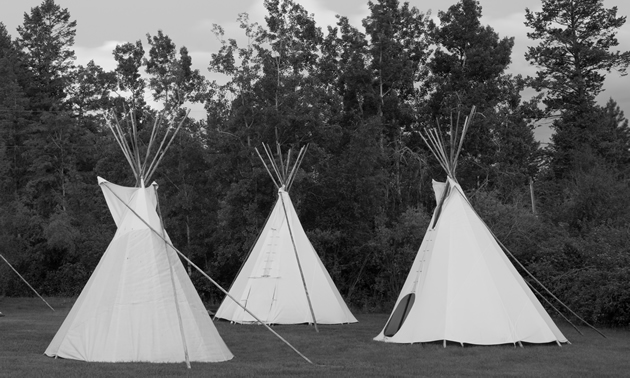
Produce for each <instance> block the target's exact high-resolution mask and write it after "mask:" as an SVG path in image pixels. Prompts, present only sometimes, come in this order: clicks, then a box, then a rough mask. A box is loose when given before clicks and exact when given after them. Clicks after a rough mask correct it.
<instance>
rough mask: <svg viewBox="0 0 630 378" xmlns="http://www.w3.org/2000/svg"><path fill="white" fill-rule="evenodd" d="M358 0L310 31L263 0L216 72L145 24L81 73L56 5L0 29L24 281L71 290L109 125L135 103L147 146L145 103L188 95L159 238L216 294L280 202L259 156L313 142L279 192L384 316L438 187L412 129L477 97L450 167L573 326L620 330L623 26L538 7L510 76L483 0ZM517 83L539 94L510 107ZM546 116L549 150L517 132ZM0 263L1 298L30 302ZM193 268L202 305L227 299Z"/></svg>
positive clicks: (5, 221) (517, 95)
mask: <svg viewBox="0 0 630 378" xmlns="http://www.w3.org/2000/svg"><path fill="white" fill-rule="evenodd" d="M367 5H368V9H369V13H368V14H367V16H366V17H365V19H364V20H363V22H362V23H361V25H359V26H358V27H356V26H353V25H351V24H350V21H349V19H348V18H346V17H344V16H339V17H338V18H337V21H336V24H335V25H330V26H327V27H326V28H322V27H321V26H320V25H317V23H316V22H315V18H314V16H313V15H312V14H310V13H309V12H308V10H307V9H305V8H304V6H302V5H300V4H299V3H298V2H296V1H294V0H266V1H265V2H264V7H265V10H266V17H265V19H264V21H263V22H262V23H261V24H258V23H256V22H252V21H251V20H250V19H249V17H248V15H247V14H241V15H239V16H238V19H237V21H238V23H239V25H240V28H241V32H242V38H238V37H236V36H227V35H225V31H224V30H223V29H222V28H221V27H220V26H219V25H215V26H214V34H215V35H216V37H217V38H218V40H219V41H220V44H221V45H220V47H219V49H218V51H216V52H215V53H214V54H213V55H212V58H211V60H210V62H209V66H208V69H209V70H210V71H211V72H212V73H214V74H219V75H221V76H222V77H223V79H222V80H217V81H215V82H212V83H210V82H207V80H206V79H205V78H204V77H203V76H202V74H201V73H200V72H199V71H197V70H194V69H193V68H192V67H193V65H192V58H191V55H190V53H189V51H188V49H187V48H186V47H185V46H181V47H177V45H176V44H175V41H173V40H172V39H171V38H170V37H169V36H168V35H166V34H164V33H163V32H162V31H160V30H158V31H157V33H150V34H147V35H146V39H145V40H144V45H143V41H140V40H138V41H135V42H127V43H121V44H120V45H118V46H116V48H115V49H114V50H113V52H112V54H113V57H114V60H115V61H116V64H117V66H116V68H115V69H114V70H113V71H107V70H105V69H103V68H102V67H99V66H98V65H97V64H96V63H95V62H90V63H88V64H87V65H86V66H85V67H84V66H76V65H75V64H74V53H73V50H72V48H73V43H74V37H75V35H76V22H75V21H73V20H72V17H71V16H70V12H69V10H67V9H64V8H62V7H60V6H59V5H57V4H55V2H54V1H53V0H44V1H43V2H42V4H41V5H39V6H37V7H34V8H33V9H31V11H30V13H26V14H25V18H24V24H23V25H22V26H21V27H20V28H19V29H18V36H17V38H15V39H14V38H13V37H11V36H10V35H9V33H8V32H7V31H6V28H5V27H4V25H2V24H0V200H1V201H0V249H2V251H3V252H2V253H3V255H4V256H6V257H7V258H8V259H9V260H10V261H11V263H12V264H13V265H14V266H15V267H16V269H18V270H19V271H20V272H22V273H23V274H24V276H25V277H26V278H27V279H28V280H29V282H31V283H32V284H34V286H35V287H36V288H37V289H38V290H39V291H41V292H44V293H46V294H51V295H76V294H77V293H78V292H79V291H80V290H81V288H82V287H83V285H84V284H85V282H86V280H87V279H88V278H89V276H90V274H91V272H92V271H93V269H94V267H95V266H96V264H97V263H98V261H99V259H100V256H101V255H102V253H103V251H104V250H105V249H106V247H107V244H108V243H109V241H110V240H111V237H112V236H113V234H114V232H115V225H114V222H112V221H111V219H110V215H109V213H108V209H107V206H106V204H105V202H104V201H103V200H102V196H101V193H100V190H99V188H98V186H97V185H96V177H97V176H102V177H105V178H107V179H108V180H110V181H112V182H116V183H119V184H123V185H133V184H134V178H133V177H132V175H131V174H130V172H129V168H128V166H127V162H126V161H125V158H124V156H123V155H122V153H121V152H120V149H119V148H118V146H117V143H116V141H115V140H114V138H113V136H112V135H110V134H111V133H110V132H109V130H108V129H107V127H106V124H105V122H106V119H107V118H106V116H112V115H115V116H117V117H119V118H123V117H128V116H129V114H130V111H131V110H133V114H134V117H136V120H137V126H138V134H139V137H140V140H141V143H140V145H139V146H138V148H139V149H140V150H141V151H145V149H146V143H147V142H148V140H149V139H150V131H151V126H152V124H153V122H154V120H155V119H156V117H157V116H158V113H159V111H158V108H159V109H163V110H166V111H167V112H168V113H169V114H170V115H172V116H173V117H174V118H177V119H181V117H185V115H186V110H187V109H186V107H187V106H190V105H191V104H199V103H203V104H204V106H205V109H206V117H205V118H204V119H200V120H195V119H191V118H187V119H185V122H184V126H183V127H182V129H181V130H180V133H179V134H178V136H177V138H176V139H175V140H174V141H173V144H172V145H171V147H170V150H169V153H168V154H167V155H166V157H165V158H164V159H163V161H161V164H160V167H159V169H158V171H157V172H156V174H155V176H154V177H155V180H156V181H157V182H158V183H159V185H160V190H159V198H160V209H159V210H160V213H161V214H162V215H163V218H164V222H165V225H166V228H167V230H168V232H169V235H170V237H171V239H172V240H173V242H174V244H175V245H176V246H177V247H178V248H179V249H180V250H181V251H182V252H183V253H184V254H185V255H186V256H187V257H189V258H190V259H191V260H192V261H193V262H194V263H195V264H196V265H198V266H200V267H201V268H202V269H204V270H205V271H206V272H207V273H209V274H210V275H211V276H212V277H214V278H215V279H217V280H218V281H219V282H220V283H221V284H222V285H223V286H224V287H228V286H229V285H230V283H231V282H232V280H233V279H234V277H235V276H236V273H237V271H238V269H239V267H240V266H241V264H242V263H243V261H244V259H245V258H246V256H247V254H248V251H249V249H250V248H251V246H252V245H253V244H254V242H255V240H256V238H257V235H258V233H259V231H260V229H261V228H262V226H263V225H264V223H265V220H266V218H267V216H268V214H269V212H270V210H271V207H272V206H273V203H274V200H275V199H276V193H275V190H274V187H273V184H272V182H271V180H270V179H269V177H268V175H267V172H266V171H265V169H264V167H263V166H262V164H261V163H260V161H259V160H258V157H257V155H256V151H255V150H254V148H255V147H257V146H259V145H260V143H270V144H275V142H279V143H280V144H281V146H282V147H281V149H282V152H283V153H285V154H286V153H287V152H288V150H289V149H293V150H294V151H295V150H296V149H298V148H299V147H302V146H304V145H306V144H308V145H309V149H308V152H307V154H306V157H305V159H304V161H303V163H302V166H301V168H300V170H299V172H298V173H297V176H296V180H295V185H294V186H293V188H292V191H291V196H292V199H293V201H294V205H295V207H296V209H297V212H298V215H299V216H300V219H301V222H302V224H303V226H304V228H305V230H306V232H307V234H308V235H309V238H310V240H311V242H312V243H313V245H314V247H315V249H316V250H317V251H318V254H319V255H320V257H321V259H322V261H323V263H324V265H325V266H326V268H327V269H328V271H329V272H330V274H331V276H332V278H333V281H334V282H335V283H336V285H337V286H338V288H339V289H340V292H341V293H342V295H344V297H345V299H346V301H347V302H348V303H349V304H350V305H351V306H353V307H355V308H361V309H364V310H366V311H388V310H389V309H390V307H391V306H390V305H391V304H392V303H393V302H394V301H395V299H396V297H397V295H398V292H399V290H400V287H401V285H402V283H403V282H404V279H405V277H406V275H407V273H408V269H409V266H410V265H411V263H412V261H413V259H414V257H415V255H416V253H417V248H418V247H419V245H420V243H421V239H422V237H423V234H424V231H425V230H426V227H427V224H428V222H429V218H430V216H431V211H432V210H433V208H434V207H435V201H434V198H433V193H432V190H431V182H430V180H431V179H432V178H435V179H443V177H444V172H442V171H441V170H440V169H439V166H438V164H437V163H436V162H434V161H433V160H434V159H432V158H430V154H429V151H428V150H427V149H426V148H425V147H424V145H423V143H422V139H421V138H420V134H419V132H420V131H422V130H423V129H424V128H426V127H433V126H435V125H436V124H438V125H440V127H442V131H443V134H442V135H443V136H444V138H445V140H448V137H449V135H448V133H447V132H446V131H445V129H446V128H445V127H444V126H445V125H448V124H449V123H450V122H451V120H452V121H453V122H454V123H457V124H458V125H461V122H462V118H463V116H464V115H465V114H468V112H469V111H470V109H471V108H472V107H473V106H475V107H476V108H477V113H478V115H477V116H476V117H475V118H474V120H473V123H472V127H471V128H470V131H469V134H468V135H467V138H466V141H465V143H464V145H463V147H462V157H461V160H460V165H459V169H458V180H459V181H460V183H461V184H462V187H463V188H464V189H465V190H467V193H468V195H469V198H470V200H471V202H472V203H473V206H474V208H475V209H476V210H477V211H478V212H479V214H480V216H481V217H482V219H484V220H485V221H486V223H487V224H488V226H489V227H490V229H492V230H493V232H494V233H495V234H496V235H497V237H498V238H499V239H500V240H501V241H502V242H503V243H504V244H505V245H506V246H507V247H508V248H509V249H510V250H511V251H512V253H513V254H514V256H515V257H516V258H517V259H518V260H519V261H520V262H521V263H522V264H523V267H524V268H525V269H527V270H529V271H531V272H533V273H534V275H535V276H536V277H538V279H539V280H540V281H541V282H542V283H543V284H545V285H546V286H548V287H549V288H550V289H552V291H554V292H555V293H556V294H557V295H558V296H559V297H560V298H561V299H562V300H564V301H566V302H567V303H568V304H570V305H571V306H572V307H574V308H575V309H576V310H577V311H578V312H579V313H580V314H582V315H584V316H585V317H587V318H588V320H591V321H595V322H600V323H606V324H610V325H616V326H625V325H628V324H630V319H629V316H628V313H629V310H628V303H630V300H629V299H628V298H629V289H628V285H627V282H628V266H630V265H629V263H630V262H629V261H628V245H627V242H626V240H627V239H628V238H627V227H628V222H627V219H628V216H629V215H630V188H629V187H628V184H629V182H628V177H629V176H628V174H629V173H630V172H629V171H628V167H629V166H630V165H629V163H630V148H629V147H630V131H629V129H628V121H627V119H626V118H625V115H624V114H623V112H622V111H621V109H620V107H619V106H618V105H617V103H616V102H615V101H614V100H613V99H611V100H610V101H609V102H608V103H607V104H606V105H605V106H599V105H595V103H594V102H593V99H594V98H595V96H596V95H597V94H598V93H599V92H600V90H601V83H602V80H603V78H604V77H605V74H607V73H608V72H609V71H611V70H613V69H616V70H618V71H620V72H622V73H623V72H624V71H625V69H626V68H627V65H628V59H630V58H628V53H626V52H613V51H612V48H614V47H615V46H617V44H618V41H617V39H616V36H615V35H616V31H617V29H618V28H619V27H620V26H621V25H622V24H623V23H624V22H625V17H618V16H617V14H616V12H617V10H616V8H612V9H605V8H604V7H603V4H602V3H601V1H599V0H587V1H583V2H577V1H572V0H558V1H552V0H543V9H542V11H541V12H531V11H529V10H528V11H527V16H526V20H525V22H526V25H528V26H529V27H531V28H532V29H533V31H532V33H530V36H531V37H532V38H534V39H536V40H539V41H540V44H539V45H538V46H534V47H532V48H531V49H530V50H529V52H528V55H527V57H528V59H529V60H530V62H532V63H533V64H535V65H536V66H537V67H538V69H539V72H538V74H537V76H536V77H535V78H527V79H526V78H522V77H520V76H518V75H516V76H514V75H510V74H508V73H507V72H508V71H507V70H508V69H509V65H510V63H511V59H512V48H513V45H514V40H513V38H512V37H509V36H507V37H502V38H501V37H499V35H498V33H496V32H495V30H494V29H493V28H492V27H491V26H490V25H483V24H482V23H481V17H482V8H481V6H480V3H479V2H478V1H475V0H461V1H458V2H457V3H455V4H453V5H452V6H450V7H448V9H446V10H445V11H439V12H438V19H437V23H434V21H432V19H431V17H430V14H428V13H426V14H425V13H422V12H421V11H420V10H418V9H417V8H415V7H412V6H410V5H409V4H408V3H400V2H399V1H397V0H375V1H369V2H368V4H367ZM572 11H573V13H571V12H572ZM587 11H588V12H587ZM570 14H573V15H574V16H575V17H576V18H574V19H571V18H570V17H569V15H570ZM581 25H586V26H587V27H582V26H581ZM241 41H243V42H241ZM578 61H579V62H578ZM578 63H579V64H578ZM526 85H531V86H533V87H534V88H535V89H537V90H539V91H541V93H540V94H539V95H537V96H535V97H534V98H532V99H531V100H529V101H526V102H524V101H522V98H521V94H522V93H523V90H524V89H525V88H526ZM145 99H147V100H145ZM148 99H151V100H148ZM541 99H544V103H545V104H546V105H547V108H546V109H542V108H539V107H538V105H539V104H538V101H539V100H541ZM578 105H579V106H578ZM581 105H584V106H581ZM552 112H555V115H557V116H558V118H557V119H556V120H555V122H554V124H553V128H554V130H555V134H554V135H553V137H552V144H551V145H550V147H549V148H546V149H544V150H543V149H541V148H540V146H539V145H538V143H537V142H536V140H535V139H534V135H533V130H534V124H533V122H534V121H535V120H537V119H540V118H541V117H542V116H543V115H544V114H547V115H548V114H550V113H552ZM458 117H459V122H458ZM124 127H127V126H124ZM163 133H164V131H163V130H162V131H160V132H159V133H158V135H157V137H158V138H160V137H161V136H162V135H164V134H163ZM134 148H135V147H134ZM530 183H531V184H532V187H533V191H534V194H535V199H534V202H535V205H536V211H537V213H536V214H533V213H532V206H531V203H532V198H531V192H530ZM0 266H2V263H0ZM523 267H521V266H518V267H517V269H518V270H519V271H520V272H521V273H522V274H524V275H525V274H526V272H525V270H524V268H523ZM0 269H2V270H0V294H4V293H6V294H7V295H30V294H29V293H28V289H27V288H25V286H24V285H23V284H22V283H21V282H20V281H19V280H18V278H17V276H16V275H14V274H12V273H10V271H8V270H7V269H8V268H7V267H3V268H0ZM189 272H190V274H191V278H192V280H193V282H194V283H195V285H196V287H197V289H198V291H199V292H200V293H201V295H202V297H203V298H204V299H205V300H207V301H208V302H211V303H217V302H218V301H220V300H221V299H222V298H223V295H222V293H220V292H219V290H217V289H216V288H214V287H212V286H211V285H210V284H209V283H208V282H206V280H205V279H203V278H202V277H201V275H200V274H199V273H197V272H194V271H192V269H191V270H189ZM8 273H10V274H8ZM527 279H528V280H529V278H527Z"/></svg>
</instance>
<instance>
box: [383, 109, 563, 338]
mask: <svg viewBox="0 0 630 378" xmlns="http://www.w3.org/2000/svg"><path fill="white" fill-rule="evenodd" d="M473 115H474V109H473V111H472V112H471V114H470V116H469V117H468V118H467V119H466V122H465V123H464V127H463V129H462V132H461V138H460V139H459V145H458V146H455V147H456V148H453V149H451V151H446V149H445V145H446V143H444V141H443V140H442V139H441V136H440V135H439V134H438V133H437V132H436V131H435V130H432V131H431V132H430V133H428V134H427V138H425V141H426V142H427V145H428V146H429V147H430V148H431V150H432V151H433V153H434V154H435V155H436V157H437V158H438V160H439V161H440V163H441V165H442V166H443V167H444V169H445V170H446V172H447V175H448V178H447V181H446V182H445V183H437V182H435V181H434V184H433V186H434V192H435V197H436V201H437V207H436V209H435V211H434V213H433V217H432V219H431V223H430V224H429V229H428V230H427V232H426V234H425V236H424V240H423V241H422V245H421V246H420V250H419V251H418V254H417V255H416V258H415V260H414V262H413V265H412V267H411V270H410V272H409V275H408V276H407V280H406V281H405V284H404V286H403V288H402V290H401V292H400V294H399V296H398V300H397V301H396V305H395V307H394V310H393V312H392V314H391V315H390V317H389V320H388V322H387V324H386V325H385V327H384V328H383V330H382V331H381V333H380V334H379V335H378V336H377V337H376V338H375V340H377V341H385V342H393V343H418V342H431V341H442V340H443V341H444V342H446V341H453V342H459V343H468V344H478V345H492V344H505V343H521V342H528V343H549V342H558V343H560V342H566V341H567V339H566V338H565V337H564V335H563V334H562V332H560V330H559V329H558V327H557V326H556V325H555V324H554V322H553V321H552V320H551V318H550V317H549V315H548V314H547V312H546V311H545V310H544V308H543V307H542V305H541V304H540V302H539V301H538V299H537V298H536V297H535V296H534V294H533V293H532V291H531V290H530V289H529V287H528V286H527V283H526V282H525V281H524V280H523V278H522V277H521V276H520V275H519V273H518V272H517V270H516V269H515V268H514V266H513V265H512V263H511V262H510V261H509V260H508V258H507V256H506V255H505V253H504V251H503V250H502V249H501V247H500V246H499V244H498V242H497V240H496V239H495V237H494V235H493V234H492V233H491V232H490V230H489V229H488V228H487V226H486V225H485V223H484V222H483V221H482V220H481V218H479V216H478V215H477V213H476V212H475V210H474V209H473V208H472V206H471V204H470V203H469V202H468V200H467V198H466V196H465V195H464V192H463V190H462V188H461V187H460V186H459V184H458V183H457V181H456V179H455V169H456V167H457V156H458V155H459V152H460V150H461V145H462V142H463V140H464V136H465V134H466V130H467V128H468V126H469V124H470V122H471V120H472V117H473ZM457 133H458V130H457V129H455V130H453V127H451V146H453V145H454V143H453V141H455V140H457Z"/></svg>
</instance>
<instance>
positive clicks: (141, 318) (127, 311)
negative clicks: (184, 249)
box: [45, 113, 233, 367]
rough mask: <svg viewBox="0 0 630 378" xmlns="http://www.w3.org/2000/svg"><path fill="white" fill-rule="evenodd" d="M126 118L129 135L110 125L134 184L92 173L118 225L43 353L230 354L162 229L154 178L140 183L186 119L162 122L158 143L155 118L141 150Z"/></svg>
mask: <svg viewBox="0 0 630 378" xmlns="http://www.w3.org/2000/svg"><path fill="white" fill-rule="evenodd" d="M129 118H130V120H131V132H130V135H129V136H128V135H126V134H127V133H125V132H124V131H123V127H122V125H121V124H120V123H119V122H118V120H117V119H115V118H114V119H113V121H112V122H110V123H109V126H110V128H111V130H112V132H113V133H114V136H115V138H116V140H117V142H118V144H119V145H120V147H121V149H122V150H123V153H124V155H125V157H126V158H127V161H128V162H129V164H130V165H131V168H132V170H133V173H134V175H135V178H136V181H137V186H136V187H132V188H130V187H123V186H118V185H114V184H112V183H110V182H108V181H106V180H104V179H102V178H100V177H99V178H98V182H99V185H100V187H101V189H102V191H103V194H104V196H105V200H106V202H107V206H108V207H109V210H110V212H111V214H112V217H113V218H114V221H115V223H116V226H117V231H116V234H115V235H114V238H113V240H112V241H111V243H110V244H109V247H108V248H107V250H106V251H105V253H104V254H103V256H102V257H101V260H100V261H99V263H98V265H97V266H96V269H95V270H94V272H93V273H92V276H91V277H90V279H89V280H88V282H87V284H86V285H85V287H84V288H83V291H82V292H81V294H80V295H79V297H78V299H77V300H76V302H75V304H74V306H73V307H72V309H71V310H70V313H69V314H68V316H67V317H66V319H65V321H64V322H63V324H62V325H61V328H60V329H59V330H58V331H57V334H56V335H55V337H54V338H53V340H52V342H51V343H50V345H49V346H48V348H47V349H46V351H45V354H46V355H47V356H51V357H53V356H55V357H63V358H70V359H76V360H84V361H99V362H126V361H144V362H186V363H187V365H188V366H189V367H190V361H197V362H218V361H226V360H229V359H231V358H232V357H233V356H232V354H231V353H230V351H229V350H228V348H227V346H226V345H225V343H224V342H223V340H222V339H221V337H220V336H219V334H218V332H217V330H216V328H215V327H214V324H213V323H212V319H211V318H210V316H209V315H208V312H207V310H206V309H205V307H204V305H203V303H202V302H201V299H200V298H199V295H198V294H197V291H196V290H195V288H194V286H193V284H192V282H191V281H190V278H189V277H188V275H187V274H186V271H185V269H184V266H183V265H182V263H181V261H180V260H179V257H178V255H177V253H176V252H177V251H176V250H175V249H174V247H173V246H172V244H171V243H170V239H169V238H168V235H167V234H166V231H165V230H164V227H163V223H162V219H161V217H160V213H159V204H158V196H157V184H155V183H153V184H151V185H149V186H145V183H146V182H148V180H150V178H151V175H152V174H153V172H154V171H155V169H156V167H157V165H158V164H159V162H160V160H161V159H162V157H163V156H164V153H165V152H166V150H167V149H168V147H169V146H170V144H171V142H172V141H173V139H174V137H175V135H176V134H177V131H178V130H179V129H180V128H181V126H182V124H183V122H184V119H185V118H186V117H183V118H182V120H181V122H179V125H178V126H177V127H168V128H166V130H165V134H164V138H163V139H162V141H161V143H159V144H158V142H159V141H156V140H157V138H158V131H159V128H160V125H162V124H163V121H164V120H163V119H162V117H161V116H160V117H157V118H156V121H155V124H154V125H153V129H152V133H151V137H150V141H149V143H148V145H147V146H146V151H145V152H144V153H142V154H141V153H140V149H139V140H138V136H137V127H136V123H135V120H134V114H133V113H131V114H130V117H129ZM128 137H129V140H128V139H127V138H128ZM156 230H159V231H156ZM158 233H159V234H158Z"/></svg>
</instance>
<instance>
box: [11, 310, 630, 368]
mask: <svg viewBox="0 0 630 378" xmlns="http://www.w3.org/2000/svg"><path fill="white" fill-rule="evenodd" d="M47 300H48V299H47ZM49 302H50V303H51V305H52V306H53V307H55V309H56V310H57V311H55V312H52V311H51V310H50V309H49V308H47V307H46V306H45V305H44V304H43V303H42V302H41V301H39V299H36V298H4V299H0V311H2V312H3V313H4V314H5V317H0V377H188V376H190V377H202V376H203V377H208V376H218V377H252V376H257V377H258V376H270V377H297V376H309V377H401V376H431V377H436V376H498V377H505V376H518V377H526V376H534V377H537V376H541V377H584V376H610V377H621V376H625V377H628V376H630V331H628V330H619V329H603V332H604V333H605V334H606V335H607V336H608V338H607V339H604V338H602V337H601V336H599V335H598V334H596V333H595V332H594V331H591V330H588V329H582V331H583V332H584V334H585V335H584V336H581V335H579V334H578V333H577V332H575V331H574V330H573V328H571V327H570V326H568V325H567V324H566V323H564V322H559V324H558V325H559V326H560V328H561V329H562V331H563V332H564V334H565V336H567V338H569V340H571V342H572V344H571V345H565V346H563V347H558V346H556V345H525V347H524V348H514V347H511V346H491V347H480V346H466V347H464V348H462V347H460V346H458V345H455V344H452V345H451V344H449V345H448V346H447V348H446V349H444V348H443V347H442V344H441V343H436V344H423V345H418V344H415V345H398V344H387V343H380V342H376V341H372V338H373V337H374V336H376V335H377V334H378V332H379V331H380V329H381V327H382V326H383V325H384V323H385V321H386V320H387V314H356V315H357V318H358V319H359V323H358V324H351V325H342V326H322V325H320V326H319V328H320V332H319V333H316V332H315V330H314V328H313V327H310V326H306V325H299V326H276V327H274V330H276V331H277V332H278V333H279V334H280V335H282V336H283V337H285V338H286V339H287V340H288V341H289V342H291V343H292V344H293V345H294V346H295V347H296V348H297V349H299V350H300V351H301V352H302V353H304V354H305V355H306V356H307V357H309V358H310V359H311V360H312V361H313V362H315V363H316V365H315V366H313V365H310V364H308V363H307V362H305V361H304V360H302V359H301V358H300V357H299V356H298V355H297V354H295V353H294V352H293V351H292V350H290V349H289V348H288V347H287V346H286V345H284V344H283V343H282V342H281V341H280V340H278V339H277V338H276V337H275V336H274V335H273V334H271V333H270V332H269V331H268V330H266V329H265V328H264V327H262V326H257V325H231V324H229V323H227V322H215V324H216V326H217V329H218V330H219V333H220V334H221V336H222V337H223V339H224V340H225V342H226V344H227V345H228V347H229V348H230V350H231V351H232V353H233V354H234V355H235V358H234V359H232V360H231V361H228V362H221V363H214V364H208V363H193V364H192V369H191V370H188V369H186V366H185V365H184V364H183V363H182V364H150V363H119V364H112V363H86V362H82V361H73V360H64V359H54V358H49V357H46V356H44V355H43V352H44V350H45V349H46V347H47V346H48V343H50V341H51V340H52V338H53V336H54V335H55V333H56V332H57V329H58V328H59V326H60V325H61V323H62V321H63V319H64V318H65V316H66V315H67V313H68V311H69V310H70V307H71V306H72V300H69V299H63V298H50V300H49Z"/></svg>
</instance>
